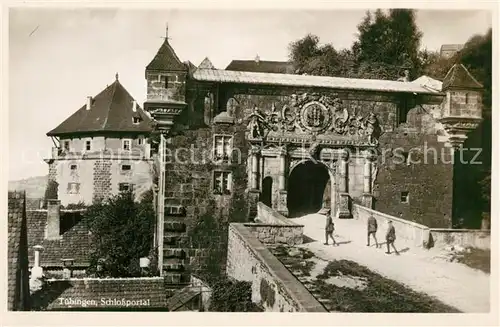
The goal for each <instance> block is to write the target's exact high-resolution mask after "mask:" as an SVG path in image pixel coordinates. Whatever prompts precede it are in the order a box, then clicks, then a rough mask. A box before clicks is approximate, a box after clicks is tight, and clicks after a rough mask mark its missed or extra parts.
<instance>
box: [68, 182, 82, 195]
mask: <svg viewBox="0 0 500 327" xmlns="http://www.w3.org/2000/svg"><path fill="white" fill-rule="evenodd" d="M79 193H80V183H68V194H79Z"/></svg>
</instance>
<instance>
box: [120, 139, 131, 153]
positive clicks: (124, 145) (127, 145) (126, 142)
mask: <svg viewBox="0 0 500 327" xmlns="http://www.w3.org/2000/svg"><path fill="white" fill-rule="evenodd" d="M131 144H132V141H131V140H130V139H124V140H122V149H123V150H124V151H130V149H131Z"/></svg>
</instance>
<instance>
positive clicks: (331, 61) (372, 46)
mask: <svg viewBox="0 0 500 327" xmlns="http://www.w3.org/2000/svg"><path fill="white" fill-rule="evenodd" d="M421 37H422V33H421V32H420V31H419V30H418V28H417V25H416V23H415V14H414V12H413V11H412V10H408V9H394V10H390V11H389V13H388V14H385V13H384V12H383V11H382V10H377V11H375V13H374V14H372V13H371V12H370V11H368V12H367V13H366V16H365V17H364V18H363V20H362V21H361V23H360V24H359V25H358V39H357V40H356V41H355V42H354V44H353V45H352V47H351V49H343V50H336V49H335V48H334V47H333V46H332V45H331V44H326V45H320V43H319V41H320V40H319V37H317V36H316V35H311V34H308V35H306V36H305V37H304V38H302V39H300V40H297V41H295V42H292V43H291V44H290V47H289V51H290V55H289V58H290V61H291V62H292V63H293V64H294V66H295V68H296V70H297V72H298V73H307V74H311V75H321V76H342V77H353V78H374V79H391V80H394V79H396V78H398V77H399V76H400V75H401V74H402V72H403V70H404V67H405V66H406V67H407V68H408V69H409V70H410V71H411V72H412V73H413V75H417V74H419V72H420V70H421V66H422V65H421V63H420V60H419V59H420V58H419V51H418V48H419V46H420V39H421Z"/></svg>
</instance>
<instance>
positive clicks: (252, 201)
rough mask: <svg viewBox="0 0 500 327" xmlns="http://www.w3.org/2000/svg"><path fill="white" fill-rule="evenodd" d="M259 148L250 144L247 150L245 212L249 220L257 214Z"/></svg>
mask: <svg viewBox="0 0 500 327" xmlns="http://www.w3.org/2000/svg"><path fill="white" fill-rule="evenodd" d="M259 153H260V149H259V147H258V146H254V145H252V146H251V148H250V151H249V157H248V159H249V162H250V169H249V174H248V175H249V176H248V178H249V181H248V186H249V187H248V194H247V196H248V198H247V204H248V212H247V219H248V220H249V221H252V220H254V219H255V217H256V216H257V203H258V202H259V198H260V191H259V189H258V185H259V157H258V155H259Z"/></svg>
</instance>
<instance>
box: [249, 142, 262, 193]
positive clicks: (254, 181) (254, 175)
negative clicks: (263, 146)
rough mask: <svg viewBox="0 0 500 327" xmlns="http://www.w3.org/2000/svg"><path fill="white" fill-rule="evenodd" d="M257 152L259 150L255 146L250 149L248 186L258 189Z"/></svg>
mask: <svg viewBox="0 0 500 327" xmlns="http://www.w3.org/2000/svg"><path fill="white" fill-rule="evenodd" d="M259 153H260V150H259V149H258V148H257V147H252V149H251V150H250V155H251V156H250V158H251V162H252V170H251V171H252V173H251V176H252V177H251V180H250V188H251V189H253V190H257V189H259V157H258V155H259Z"/></svg>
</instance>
